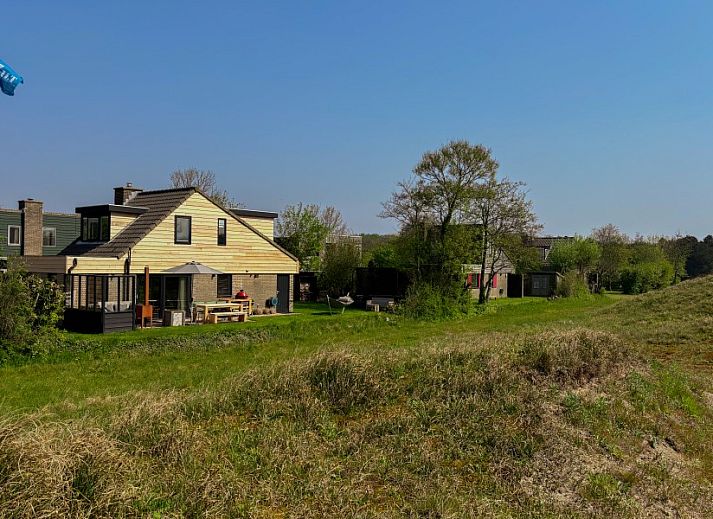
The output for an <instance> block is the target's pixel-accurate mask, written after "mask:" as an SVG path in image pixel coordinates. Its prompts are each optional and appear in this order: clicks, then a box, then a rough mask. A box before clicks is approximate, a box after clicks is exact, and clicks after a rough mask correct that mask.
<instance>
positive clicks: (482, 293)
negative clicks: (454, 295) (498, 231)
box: [478, 232, 488, 305]
mask: <svg viewBox="0 0 713 519" xmlns="http://www.w3.org/2000/svg"><path fill="white" fill-rule="evenodd" d="M482 241H483V243H482V247H483V251H482V253H481V255H480V286H479V287H478V288H479V290H478V304H481V305H482V304H483V303H485V302H486V301H487V294H486V290H485V287H486V286H487V284H485V263H486V262H487V261H488V248H487V243H488V236H487V232H483V240H482Z"/></svg>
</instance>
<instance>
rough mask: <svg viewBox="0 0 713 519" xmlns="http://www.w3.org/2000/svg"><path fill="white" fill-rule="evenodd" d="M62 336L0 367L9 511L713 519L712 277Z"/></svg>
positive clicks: (1, 482)
mask: <svg viewBox="0 0 713 519" xmlns="http://www.w3.org/2000/svg"><path fill="white" fill-rule="evenodd" d="M297 310H298V311H297V312H296V315H291V316H283V317H274V318H272V317H271V318H262V319H256V320H255V321H254V322H251V323H234V324H225V325H216V326H196V327H185V328H172V329H157V330H145V331H137V332H132V333H125V334H117V335H111V336H85V335H76V334H75V335H67V336H65V337H64V345H63V351H62V352H60V353H58V354H56V355H55V356H54V357H52V358H49V359H42V360H35V361H32V362H29V363H26V364H24V365H17V366H5V367H4V368H1V369H0V395H2V397H1V399H0V516H8V517H35V516H39V515H42V516H44V517H53V516H72V517H156V518H158V517H305V518H321V517H337V516H344V517H533V518H534V517H537V518H545V517H548V518H549V517H632V518H633V517H661V516H674V517H703V516H705V510H711V509H713V448H712V447H711V443H710V438H711V436H712V435H713V388H712V387H711V382H710V380H711V379H710V376H709V373H710V368H711V366H713V354H712V353H711V344H713V343H712V342H711V340H712V338H713V317H712V316H713V277H709V278H703V279H700V280H694V281H691V282H686V283H683V284H681V285H679V286H676V287H671V288H670V289H665V290H661V291H658V292H655V293H651V294H646V295H643V296H638V297H624V296H621V295H607V296H602V297H591V298H587V299H560V300H556V301H547V300H544V299H520V300H514V299H513V300H501V301H497V302H494V303H493V304H491V305H489V306H488V307H487V309H486V311H485V312H484V313H480V314H478V315H473V316H471V317H469V318H467V319H462V320H457V321H451V322H414V321H409V320H405V319H401V318H399V317H397V316H394V315H389V314H383V313H382V314H373V313H367V312H363V311H359V310H356V309H347V310H346V311H345V313H344V314H343V315H342V314H332V315H330V313H329V311H328V309H327V308H326V307H324V306H322V305H301V306H299V307H298V309H297Z"/></svg>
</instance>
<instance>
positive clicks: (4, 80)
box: [0, 59, 25, 96]
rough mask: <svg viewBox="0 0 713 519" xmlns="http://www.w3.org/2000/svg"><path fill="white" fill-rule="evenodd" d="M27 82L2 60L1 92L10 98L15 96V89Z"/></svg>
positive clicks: (0, 74) (0, 72)
mask: <svg viewBox="0 0 713 519" xmlns="http://www.w3.org/2000/svg"><path fill="white" fill-rule="evenodd" d="M24 82H25V80H24V79H22V76H21V75H20V74H18V73H17V72H15V71H14V70H12V68H11V67H10V65H8V64H7V63H5V62H4V61H3V60H1V59H0V90H2V91H3V93H4V94H7V95H9V96H14V95H15V87H16V86H17V85H19V84H20V83H24Z"/></svg>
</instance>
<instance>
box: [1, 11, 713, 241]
mask: <svg viewBox="0 0 713 519" xmlns="http://www.w3.org/2000/svg"><path fill="white" fill-rule="evenodd" d="M0 15H1V16H2V20H3V24H2V25H3V28H2V35H3V37H2V44H0V58H2V59H4V60H5V61H7V62H8V63H9V64H10V65H11V66H12V67H14V68H15V69H16V70H17V71H18V72H19V73H20V74H22V75H23V76H24V77H25V81H26V84H24V85H21V86H20V87H18V89H17V91H16V95H15V97H14V98H11V97H7V96H0V117H1V118H2V119H1V120H2V138H1V139H0V206H2V207H16V201H17V200H18V199H20V198H24V197H34V198H38V199H41V200H43V201H45V204H46V207H47V208H48V209H49V210H72V209H73V208H74V207H75V206H79V205H84V204H91V203H100V202H108V201H110V200H111V197H112V191H111V189H112V188H113V187H114V186H115V185H119V184H122V183H124V182H126V181H132V182H133V183H134V184H135V185H139V186H141V187H145V188H160V187H164V186H166V185H167V183H168V176H169V174H170V172H171V171H172V170H174V169H176V168H185V167H190V166H195V167H199V168H203V169H211V170H213V171H214V172H215V173H216V175H217V178H218V181H219V183H220V184H221V185H222V186H223V187H224V188H225V189H227V190H229V191H230V192H231V193H232V194H233V195H234V196H235V197H236V198H237V199H238V200H240V201H242V202H244V203H245V204H246V205H247V206H248V207H251V208H256V209H267V210H279V209H281V208H282V207H284V206H285V204H287V203H292V202H298V201H305V202H316V203H319V204H323V205H326V204H331V205H335V206H336V207H338V208H339V209H341V210H342V212H343V213H344V215H345V217H346V220H347V222H348V223H349V224H350V225H351V227H352V228H353V229H354V230H355V231H357V232H385V231H390V230H392V229H393V228H394V224H393V223H392V222H389V221H384V220H381V219H379V218H378V217H377V216H376V215H377V213H378V212H379V210H380V203H381V202H382V201H383V200H385V199H386V198H387V197H388V195H389V193H390V192H391V191H392V190H393V189H394V187H395V185H396V182H397V181H399V180H401V179H404V178H406V177H407V176H408V174H409V172H410V170H411V168H412V167H413V165H414V164H415V163H416V162H417V161H418V160H419V158H420V156H421V154H422V153H423V152H424V151H425V150H428V149H433V148H436V147H438V146H440V145H441V144H443V143H445V142H447V141H448V140H450V139H457V138H464V139H468V140H470V141H471V142H473V143H483V144H485V145H487V146H489V147H491V148H492V150H493V153H494V155H495V156H496V158H497V159H498V160H499V161H500V164H501V170H500V171H501V174H503V175H507V176H509V177H511V178H513V179H517V180H523V181H525V182H526V183H527V184H528V186H529V189H530V197H531V198H532V200H533V201H534V202H535V207H536V210H537V213H538V215H539V217H540V220H541V221H542V223H543V224H544V226H545V230H546V231H547V232H549V233H554V234H557V233H563V234H572V233H575V232H577V233H588V232H589V231H590V230H591V229H592V228H593V227H595V226H599V225H602V224H605V223H608V222H613V223H615V224H617V225H619V226H620V227H621V228H622V229H623V230H625V231H627V232H629V233H634V232H641V233H665V234H672V233H674V232H676V231H678V230H680V231H683V232H686V233H692V234H695V235H698V236H699V237H702V236H704V235H705V234H708V233H712V232H713V203H712V202H713V197H712V194H713V33H712V32H711V24H712V23H713V3H712V2H710V1H701V2H686V1H676V2H670V1H665V2H656V1H651V0H648V1H636V2H635V1H626V2H621V1H610V2H604V1H596V2H591V1H587V2H585V1H579V2H577V1H571V0H569V1H547V0H543V1H539V2H535V1H525V0H523V1H518V2H515V1H513V2H506V1H503V2H473V1H464V2H445V1H443V2H415V1H409V2H390V1H380V2H368V1H364V0H361V1H353V2H352V1H342V0H340V1H324V2H316V1H309V2H296V1H287V2H280V3H277V2H267V1H260V2H258V1H255V2H249V3H248V2H233V1H223V2H219V1H213V2H211V1H205V2H197V1H196V2H181V1H170V2H169V1H165V2H160V1H156V0H152V1H141V2H139V1H122V2H96V1H91V2H90V1H87V2H78V1H76V2H72V1H66V2H56V1H46V2H38V1H31V0H28V1H22V2H10V1H6V2H3V3H2V4H1V6H0Z"/></svg>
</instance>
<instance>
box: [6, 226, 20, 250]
mask: <svg viewBox="0 0 713 519" xmlns="http://www.w3.org/2000/svg"><path fill="white" fill-rule="evenodd" d="M12 228H15V229H17V243H11V242H10V229H12ZM21 245H22V226H21V225H8V226H7V246H8V247H19V246H21Z"/></svg>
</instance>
